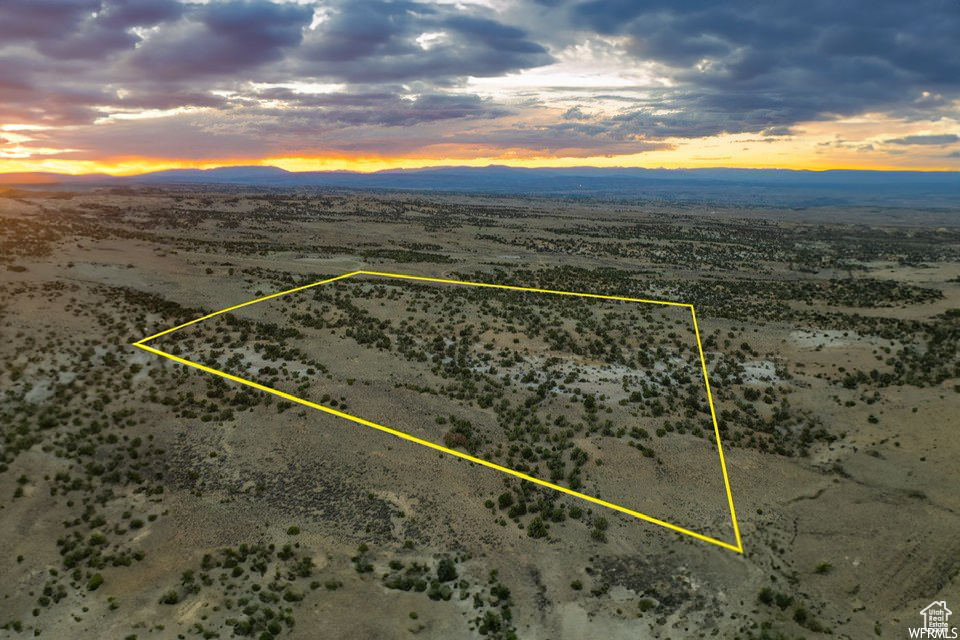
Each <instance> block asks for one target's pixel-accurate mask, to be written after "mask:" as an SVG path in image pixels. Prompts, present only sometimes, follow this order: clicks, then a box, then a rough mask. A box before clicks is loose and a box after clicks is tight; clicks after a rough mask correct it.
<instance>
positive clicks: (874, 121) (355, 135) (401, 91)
mask: <svg viewBox="0 0 960 640" xmlns="http://www.w3.org/2000/svg"><path fill="white" fill-rule="evenodd" d="M490 163H498V164H515V165H525V166H570V165H600V166H614V165H615V166H646V167H656V166H665V167H679V166H688V167H702V166H737V167H788V168H809V169H825V168H882V169H894V168H902V169H958V168H960V2H958V0H912V1H910V2H907V1H896V0H883V1H878V0H724V1H722V2H717V1H716V0H710V1H709V2H708V1H703V0H689V1H686V0H685V1H682V2H681V1H677V0H650V1H646V0H586V1H584V0H483V1H477V2H444V1H433V2H431V1H424V2H418V1H407V0H397V1H393V2H390V1H386V0H299V1H296V2H293V1H290V2H281V1H274V2H269V1H266V0H244V1H232V0H230V1H215V2H201V1H197V0H194V1H190V2H187V1H179V0H0V171H32V170H52V171H67V172H73V173H79V172H92V171H108V172H111V173H131V172H137V171H142V170H149V169H159V168H167V167H174V166H194V167H207V166H217V165H227V164H274V165H277V166H281V167H284V168H287V169H292V170H309V169H357V170H373V169H382V168H387V167H399V166H406V167H416V166H427V165H437V164H458V165H467V164H475V165H485V164H490Z"/></svg>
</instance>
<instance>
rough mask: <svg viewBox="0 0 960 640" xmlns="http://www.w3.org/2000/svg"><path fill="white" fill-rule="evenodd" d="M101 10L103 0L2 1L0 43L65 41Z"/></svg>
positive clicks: (0, 4) (0, 5)
mask: <svg viewBox="0 0 960 640" xmlns="http://www.w3.org/2000/svg"><path fill="white" fill-rule="evenodd" d="M99 8H100V0H3V2H0V41H3V42H13V41H35V40H42V39H45V38H62V37H64V36H65V35H69V34H71V33H73V32H74V31H75V30H76V29H77V27H78V26H79V25H80V24H81V23H82V22H84V21H85V20H87V18H89V16H90V14H91V13H93V12H95V11H97V10H98V9H99Z"/></svg>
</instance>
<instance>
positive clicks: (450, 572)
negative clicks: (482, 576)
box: [437, 558, 457, 582]
mask: <svg viewBox="0 0 960 640" xmlns="http://www.w3.org/2000/svg"><path fill="white" fill-rule="evenodd" d="M456 577H457V567H456V565H455V564H454V563H453V560H451V559H450V558H442V559H441V560H440V564H438V565H437V579H438V580H439V581H440V582H450V581H451V580H455V579H456Z"/></svg>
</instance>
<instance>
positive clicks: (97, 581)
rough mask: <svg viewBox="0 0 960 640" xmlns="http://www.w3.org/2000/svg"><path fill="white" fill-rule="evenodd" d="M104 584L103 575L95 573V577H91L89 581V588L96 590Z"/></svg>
mask: <svg viewBox="0 0 960 640" xmlns="http://www.w3.org/2000/svg"><path fill="white" fill-rule="evenodd" d="M102 584H103V576H102V575H100V574H99V573H95V574H93V577H92V578H90V582H88V583H87V589H89V590H90V591H96V590H97V589H98V588H99V587H100V585H102Z"/></svg>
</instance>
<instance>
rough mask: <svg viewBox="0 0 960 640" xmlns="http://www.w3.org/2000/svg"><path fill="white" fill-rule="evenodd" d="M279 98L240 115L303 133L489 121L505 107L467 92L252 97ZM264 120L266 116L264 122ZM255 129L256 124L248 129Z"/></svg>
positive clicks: (274, 127)
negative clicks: (338, 128) (331, 128)
mask: <svg viewBox="0 0 960 640" xmlns="http://www.w3.org/2000/svg"><path fill="white" fill-rule="evenodd" d="M268 96H272V97H273V99H277V98H281V99H282V101H283V105H284V106H283V107H277V108H268V107H267V108H265V107H256V106H251V107H248V108H245V111H246V112H245V114H244V115H245V117H253V119H254V120H255V119H256V117H262V118H265V120H264V122H265V126H268V127H269V128H270V130H271V131H278V130H282V131H288V132H289V131H293V130H296V131H298V132H300V133H307V132H309V131H310V130H320V129H323V128H325V127H329V126H332V125H344V126H378V127H410V126H414V125H418V124H423V123H430V122H438V121H442V120H468V119H478V118H485V119H493V118H500V117H503V116H506V115H508V114H509V113H510V111H509V110H508V109H505V108H503V107H500V106H498V105H496V104H494V103H492V102H491V101H490V100H485V99H483V98H481V97H479V96H476V95H468V94H456V95H450V94H441V93H431V94H421V95H417V96H409V97H406V96H402V95H400V94H395V93H365V94H321V95H316V94H295V93H293V92H289V91H287V90H283V89H281V90H268V91H264V92H261V93H258V94H257V98H258V99H263V98H266V97H268ZM266 118H270V121H269V122H267V120H266ZM254 126H256V125H254Z"/></svg>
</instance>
